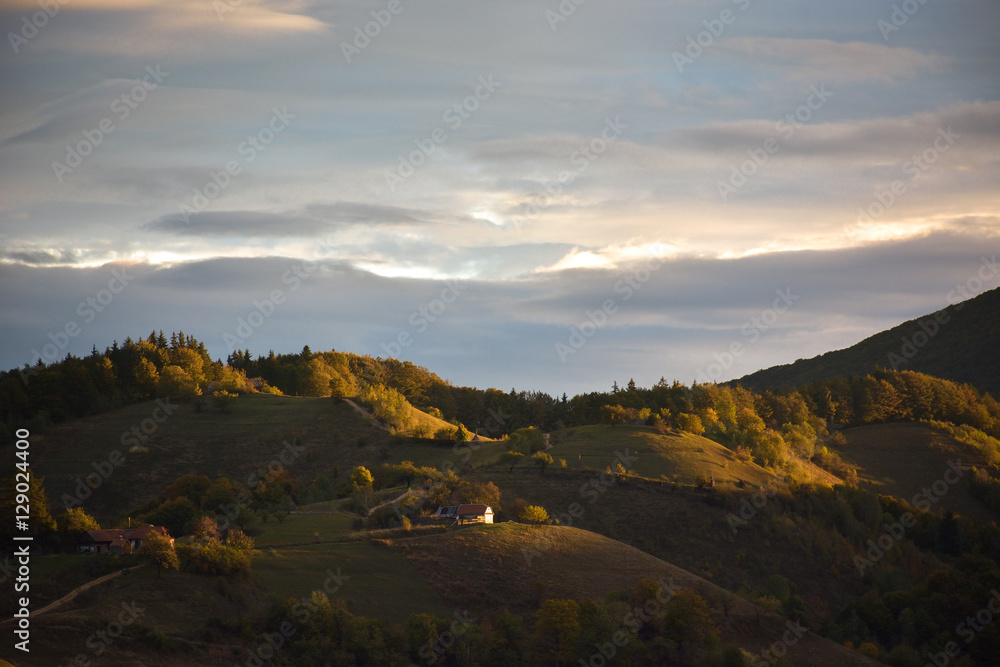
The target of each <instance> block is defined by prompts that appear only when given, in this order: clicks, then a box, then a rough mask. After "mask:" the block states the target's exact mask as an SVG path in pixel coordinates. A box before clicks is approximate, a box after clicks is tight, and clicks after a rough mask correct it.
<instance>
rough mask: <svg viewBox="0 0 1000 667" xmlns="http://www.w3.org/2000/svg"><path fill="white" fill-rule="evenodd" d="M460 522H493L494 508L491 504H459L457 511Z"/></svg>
mask: <svg viewBox="0 0 1000 667" xmlns="http://www.w3.org/2000/svg"><path fill="white" fill-rule="evenodd" d="M455 514H456V520H457V521H458V523H460V524H463V523H493V508H492V507H490V506H489V505H483V504H478V505H459V507H458V510H457V511H456V512H455Z"/></svg>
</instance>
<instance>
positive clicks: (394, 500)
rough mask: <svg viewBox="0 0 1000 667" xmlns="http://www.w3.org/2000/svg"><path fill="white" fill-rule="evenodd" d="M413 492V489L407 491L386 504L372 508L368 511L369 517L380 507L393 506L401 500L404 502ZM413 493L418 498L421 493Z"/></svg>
mask: <svg viewBox="0 0 1000 667" xmlns="http://www.w3.org/2000/svg"><path fill="white" fill-rule="evenodd" d="M411 490H412V489H407V490H406V491H403V492H402V493H401V494H399V495H398V496H396V497H395V498H393V499H392V500H387V501H385V502H384V503H379V504H378V505H376V506H375V507H372V508H371V509H369V510H368V515H367V516H371V515H372V512H374V511H375V510H377V509H379V508H380V507H385V506H386V505H391V504H393V503H398V502H399V501H400V500H402V499H403V498H405V497H406V496H407V494H408V493H410V491H411ZM413 493H414V495H415V496H418V497H419V496H420V492H419V491H414V492H413Z"/></svg>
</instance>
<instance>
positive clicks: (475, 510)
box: [456, 503, 493, 516]
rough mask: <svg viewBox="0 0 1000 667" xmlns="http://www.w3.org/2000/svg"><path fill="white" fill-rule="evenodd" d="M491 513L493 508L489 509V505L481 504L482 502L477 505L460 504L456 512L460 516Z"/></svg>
mask: <svg viewBox="0 0 1000 667" xmlns="http://www.w3.org/2000/svg"><path fill="white" fill-rule="evenodd" d="M487 512H488V513H490V514H493V510H492V509H490V506H489V505H483V504H482V503H480V504H478V505H460V506H459V508H458V511H457V512H456V514H457V515H458V516H462V515H463V514H476V515H479V514H486V513H487Z"/></svg>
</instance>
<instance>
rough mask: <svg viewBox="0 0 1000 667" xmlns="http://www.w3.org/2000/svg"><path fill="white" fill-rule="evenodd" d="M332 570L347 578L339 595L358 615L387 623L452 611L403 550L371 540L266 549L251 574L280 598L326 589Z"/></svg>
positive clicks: (254, 563) (301, 595) (254, 561)
mask: <svg viewBox="0 0 1000 667" xmlns="http://www.w3.org/2000/svg"><path fill="white" fill-rule="evenodd" d="M328 571H332V572H333V573H335V574H339V575H340V576H342V577H344V578H345V579H344V581H343V586H342V587H341V588H340V589H339V590H338V591H337V593H336V596H338V597H342V598H343V599H344V600H345V601H346V602H347V607H348V609H350V610H351V611H352V612H354V613H356V614H362V615H364V616H371V617H374V618H379V619H382V620H384V621H386V622H388V623H405V622H406V618H407V617H408V616H409V615H410V614H415V613H419V612H426V613H429V614H436V615H438V616H448V615H450V614H451V611H452V608H451V607H449V606H448V605H447V604H446V602H445V599H444V598H443V597H442V595H441V593H440V591H438V590H435V589H434V588H433V587H431V586H430V585H428V584H427V582H426V581H424V579H423V578H421V576H420V573H419V572H418V571H417V569H416V568H415V567H414V566H413V565H412V564H411V563H410V562H409V561H407V560H406V559H405V558H403V556H402V554H400V553H398V552H395V551H390V550H389V549H386V548H385V547H383V546H379V545H377V544H375V543H373V542H371V541H368V540H359V541H353V542H341V543H337V544H317V545H311V546H302V547H292V548H279V549H267V550H263V551H261V552H260V553H258V554H257V555H256V556H255V557H254V560H253V566H252V570H251V578H252V579H253V581H254V582H256V583H257V584H259V585H260V586H261V587H262V588H263V589H264V590H266V591H267V592H268V593H271V594H272V595H275V596H278V597H279V598H282V599H284V598H287V597H294V598H302V597H304V596H308V595H309V593H310V592H312V591H313V590H316V589H321V588H323V585H324V583H325V582H326V581H327V580H328V578H329V577H330V574H328ZM331 585H332V583H331ZM331 597H333V596H331Z"/></svg>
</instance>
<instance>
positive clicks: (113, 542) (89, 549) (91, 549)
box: [80, 525, 174, 556]
mask: <svg viewBox="0 0 1000 667" xmlns="http://www.w3.org/2000/svg"><path fill="white" fill-rule="evenodd" d="M150 533H159V534H160V535H165V536H166V537H169V538H170V543H171V544H173V542H174V538H172V537H170V533H169V531H167V529H166V528H164V527H163V526H151V525H146V526H137V527H135V528H106V529H104V530H88V531H87V534H86V535H84V537H83V543H82V544H81V546H80V552H81V553H88V554H120V555H125V556H127V555H129V554H131V553H133V552H134V551H137V550H138V549H139V547H141V546H142V543H143V540H145V539H146V538H147V537H148V536H149V534H150Z"/></svg>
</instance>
